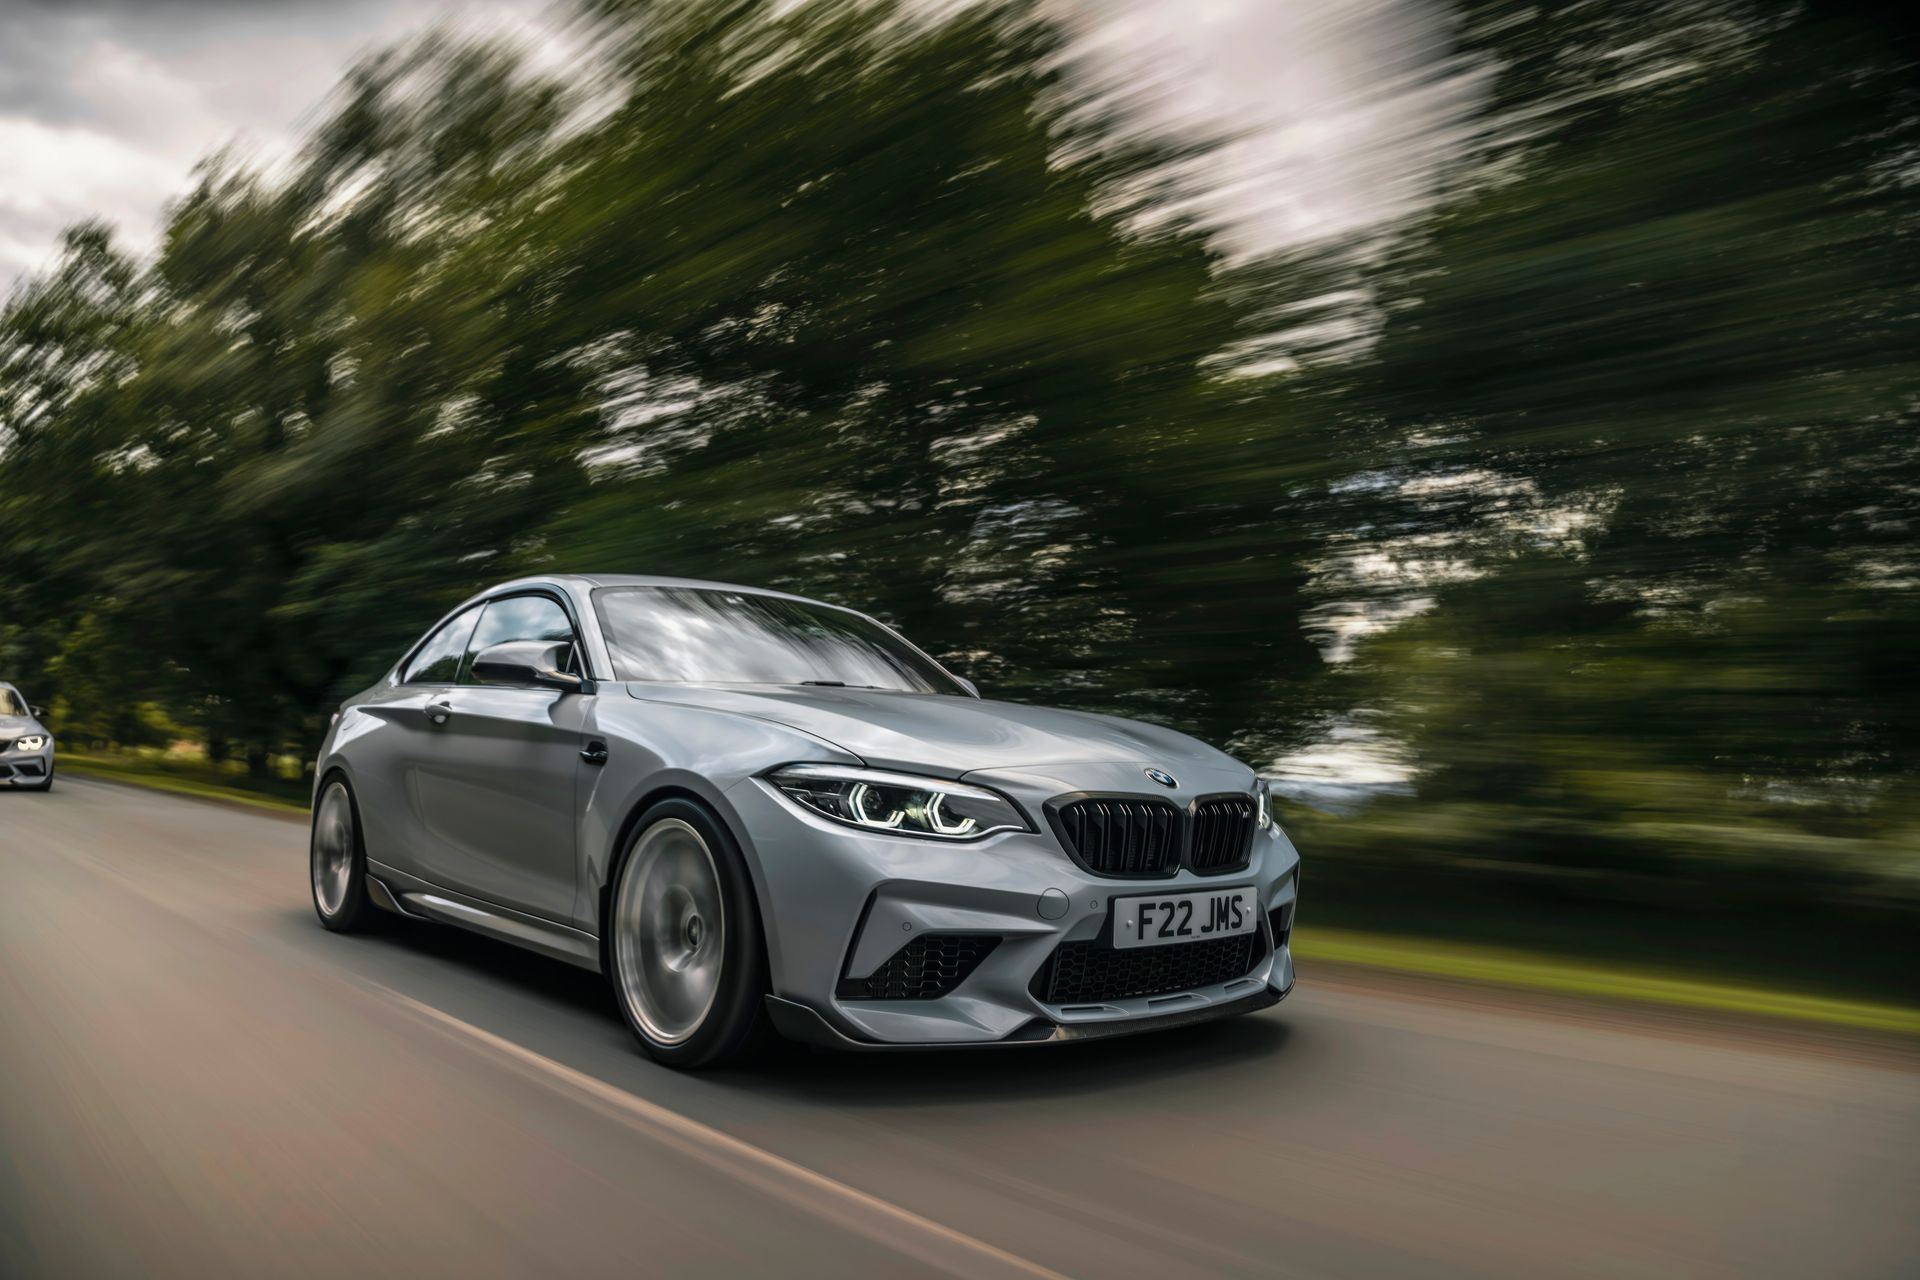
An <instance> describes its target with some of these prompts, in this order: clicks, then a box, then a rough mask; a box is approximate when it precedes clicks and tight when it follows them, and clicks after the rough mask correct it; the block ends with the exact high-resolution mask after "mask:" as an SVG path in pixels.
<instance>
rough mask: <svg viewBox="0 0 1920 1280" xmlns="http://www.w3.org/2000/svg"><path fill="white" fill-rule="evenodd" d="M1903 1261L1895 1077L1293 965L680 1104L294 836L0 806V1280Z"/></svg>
mask: <svg viewBox="0 0 1920 1280" xmlns="http://www.w3.org/2000/svg"><path fill="white" fill-rule="evenodd" d="M1306 906H1307V909H1308V910H1309V911H1310V910H1311V901H1310V900H1309V901H1308V903H1307V904H1306ZM1916 1272H1920V1057H1916V1056H1915V1055H1914V1054H1913V1053H1912V1052H1910V1051H1907V1050H1904V1049H1902V1048H1899V1047H1897V1046H1888V1045H1859V1044H1850V1043H1845V1042H1839V1041H1834V1040H1811V1039H1808V1040H1802V1039H1799V1038H1798V1037H1796V1036H1792V1035H1783V1034H1776V1033H1761V1032H1758V1031H1756V1030H1754V1029H1751V1028H1745V1029H1742V1028H1730V1027H1727V1026H1724V1025H1721V1024H1699V1025H1695V1024H1692V1023H1689V1022H1687V1021H1685V1020H1682V1019H1675V1018H1651V1017H1642V1016H1640V1015H1624V1014H1619V1013H1612V1012H1608V1011H1605V1010H1598V1009H1592V1008H1589V1007H1584V1006H1580V1005H1564V1006H1559V1005H1554V1004H1552V1003H1545V1002H1540V1001H1537V1000H1536V1001H1531V1002H1522V1003H1514V1002H1511V1001H1509V1000H1508V999H1507V998H1505V997H1497V996H1474V995H1471V994H1466V993H1463V992H1460V991H1458V990H1450V989H1448V988H1444V987H1438V986H1430V985H1424V984H1419V983H1402V984H1389V983H1384V982H1382V981H1380V980H1372V981H1361V980H1356V979H1354V978H1351V977H1348V978H1341V977H1339V976H1337V975H1322V974H1316V973H1315V972H1314V970H1313V969H1312V967H1311V966H1308V967H1307V968H1306V970H1305V972H1304V973H1303V975H1302V978H1301V984H1300V987H1299V988H1298V990H1297V991H1296V993H1295V995H1294V997H1293V998H1291V999H1289V1000H1288V1001H1287V1002H1286V1003H1285V1004H1283V1005H1281V1006H1280V1007H1279V1008H1277V1009H1273V1010H1270V1011H1268V1012H1266V1013H1264V1014H1261V1015H1258V1016H1255V1017H1251V1018H1245V1019H1240V1020H1237V1021H1235V1022H1231V1023H1224V1024H1219V1025H1216V1026H1213V1027H1209V1028H1203V1029H1202V1030H1201V1031H1200V1032H1198V1033H1186V1034H1176V1035H1173V1036H1170V1037H1148V1038H1140V1039H1132V1040H1120V1041H1113V1042H1107V1043H1099V1044H1091V1045H1076V1046H1066V1047H1063V1048H1056V1049H1050V1050H1039V1051H1032V1052H1028V1051H1019V1052H998V1053H967V1054H944V1055H924V1054H921V1055H911V1056H896V1055H885V1056H845V1055H823V1054H810V1053H804V1052H803V1053H796V1054H795V1055H792V1056H791V1057H788V1058H783V1059H780V1060H776V1061H774V1062H771V1063H768V1064H764V1065H760V1066H756V1067H755V1068H753V1069H752V1070H750V1071H736V1072H729V1073H725V1074H715V1075H704V1076H681V1075H676V1074H674V1073H672V1072H669V1071H665V1070H663V1069H660V1068H658V1067H655V1066H652V1065H651V1064H649V1063H648V1062H646V1061H645V1060H644V1059H642V1058H641V1057H639V1056H638V1054H637V1053H636V1052H635V1051H634V1050H633V1049H632V1048H631V1047H630V1045H629V1042H628V1038H627V1033H626V1030H625V1028H624V1027H623V1026H622V1025H621V1023H620V1022H619V1020H618V1015H617V1013H616V1011H615V1010H614V1008H613V1005H612V1002H611V999H610V997H609V996H608V994H607V993H606V991H605V989H604V988H603V987H602V985H601V984H600V982H599V980H598V979H596V978H594V977H593V976H592V975H589V974H584V973H581V972H578V971H575V970H571V969H568V968H565V967H564V966H561V965H558V964H554V963H550V962H547V961H544V960H540V959H537V958H535V957H531V956H526V955H522V954H520V953H518V952H515V951H512V950H509V949H506V948H504V947H500V946H497V945H495V944H493V943H490V942H487V941H484V940H481V939H478V938H472V937H468V936H466V935H462V934H458V933H456V932H453V931H451V930H443V929H436V928H433V927H430V926H424V925H421V926H408V927H404V928H403V929H402V930H401V931H399V932H397V933H395V934H393V935H392V936H386V937H375V938H340V937H334V936H332V935H330V934H327V933H325V932H324V931H322V930H321V929H320V927H319V925H318V924H317V923H315V921H314V919H313V915H312V910H311V908H310V906H309V905H308V897H307V887H306V854H305V829H304V827H303V826H300V825H296V824H294V823H290V822H286V821H283V820H279V819H276V818H274V817H272V816H267V815H261V814H256V813H252V812H247V811H243V810H239V809H233V808H228V807H224V806H220V805H215V804H208V803H203V802H198V801H191V800H183V799H174V798H171V797H165V796H161V795H157V794H154V793H150V792H144V791H137V790H133V789H128V788H121V787H117V786H111V785H107V784H101V783H89V782H82V781H75V780H72V779H66V778H63V779H62V780H61V782H60V784H59V786H58V788H57V789H56V790H55V791H54V792H53V793H52V794H50V795H46V796H40V795H29V794H24V793H13V794H10V793H0V1274H4V1275H5V1276H8V1277H20V1278H24V1277H31V1276H62V1277H65V1276H135V1275H137V1276H173V1275H180V1276H195V1277H204V1276H227V1275H244V1276H262V1275H276V1276H278V1275H305V1274H325V1275H347V1274H374V1275H408V1276H431V1275H460V1276H463V1277H484V1276H495V1275H515V1276H524V1275H542V1276H546V1275H569V1276H572V1275H579V1276H594V1275H613V1274H616V1273H619V1274H625V1275H701V1276H730V1275H768V1276H804V1275H820V1276H845V1275H849V1274H861V1275H885V1276H896V1275H918V1274H960V1275H978V1276H1023V1275H1024V1276H1032V1275H1048V1274H1055V1273H1058V1274H1066V1275H1080V1276H1103V1277H1104V1276H1148V1275H1152V1276H1167V1275H1191V1274H1200V1273H1215V1274H1225V1275H1279V1276H1342V1277H1347V1276H1351V1277H1374V1276H1402V1275H1407V1276H1484V1275H1511V1276H1528V1277H1535V1276H1550V1275H1551V1276H1559V1275H1569V1276H1576V1275H1577V1276H1606V1277H1621V1276H1675V1275H1685V1276H1730V1277H1733V1276H1737V1277H1751V1276H1762V1275H1781V1276H1787V1275H1793V1276H1808V1275H1814V1276H1843V1275H1845V1276H1895V1275H1912V1274H1915V1273H1916Z"/></svg>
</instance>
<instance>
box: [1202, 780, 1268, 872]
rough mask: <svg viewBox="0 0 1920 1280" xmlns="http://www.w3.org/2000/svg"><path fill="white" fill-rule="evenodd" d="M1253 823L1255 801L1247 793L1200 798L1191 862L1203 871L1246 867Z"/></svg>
mask: <svg viewBox="0 0 1920 1280" xmlns="http://www.w3.org/2000/svg"><path fill="white" fill-rule="evenodd" d="M1253 826H1254V809H1253V801H1252V800H1251V799H1250V798H1248V797H1246V796H1215V797H1214V798H1213V799H1210V800H1202V801H1200V802H1199V804H1197V805H1195V806H1194V811H1193V847H1192V849H1190V850H1189V851H1188V853H1187V865H1188V866H1189V867H1190V868H1192V869H1193V870H1194V871H1196V872H1199V873H1200V874H1202V875H1207V874H1212V873H1215V872H1220V871H1235V870H1238V869H1239V868H1241V867H1244V866H1245V865H1247V852H1248V847H1249V846H1250V845H1251V844H1252V842H1253Z"/></svg>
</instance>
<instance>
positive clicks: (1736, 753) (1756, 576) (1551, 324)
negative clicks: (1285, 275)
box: [1352, 0, 1920, 863]
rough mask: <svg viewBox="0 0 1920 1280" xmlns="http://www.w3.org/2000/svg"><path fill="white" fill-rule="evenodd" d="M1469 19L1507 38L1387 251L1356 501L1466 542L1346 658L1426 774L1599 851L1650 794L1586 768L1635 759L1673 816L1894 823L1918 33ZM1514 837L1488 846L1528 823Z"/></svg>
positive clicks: (1681, 1)
mask: <svg viewBox="0 0 1920 1280" xmlns="http://www.w3.org/2000/svg"><path fill="white" fill-rule="evenodd" d="M1465 17H1466V21H1467V26H1466V39H1465V49H1466V50H1467V51H1468V52H1469V53H1470V54H1477V55H1480V56H1484V57H1486V58H1489V59H1491V60H1493V61H1494V62H1495V63H1496V65H1497V67H1498V71H1497V74H1496V75H1495V76H1494V78H1493V81H1492V101H1491V105H1490V107H1489V111H1488V114H1487V117H1486V122H1487V123H1486V129H1485V132H1484V135H1483V140H1482V145H1481V148H1480V150H1479V152H1478V163H1477V164H1476V165H1475V166H1474V167H1473V168H1472V169H1471V170H1469V171H1468V172H1466V173H1465V174H1463V175H1462V177H1461V179H1460V180H1459V183H1458V187H1457V190H1456V191H1455V193H1454V194H1453V196H1452V198H1451V199H1450V200H1449V201H1448V202H1447V203H1446V204H1445V205H1444V207H1443V208H1442V209H1441V211H1440V212H1439V213H1438V215H1437V216H1436V217H1435V218H1434V219H1433V221H1432V223H1431V225H1430V226H1429V227H1427V228H1425V229H1423V230H1422V232H1421V234H1420V235H1419V236H1417V237H1416V238H1413V239H1412V240H1410V241H1409V242H1408V243H1407V244H1406V246H1405V247H1404V248H1403V250H1402V251H1401V252H1399V253H1398V254H1397V255H1395V256H1394V257H1393V258H1392V259H1391V260H1390V261H1388V262H1387V263H1386V264H1384V265H1383V266H1382V268H1381V269H1380V272H1379V274H1378V277H1377V279H1376V281H1375V286H1376V287H1377V288H1378V289H1379V290H1380V291H1381V292H1382V293H1383V294H1386V295H1388V296H1390V297H1393V298H1395V299H1398V300H1399V301H1396V302H1395V303H1393V304H1391V305H1390V306H1389V308H1388V320H1387V323H1386V325H1385V328H1384V330H1383V337H1382V340H1381V342H1380V344H1379V346H1378V348H1377V349H1376V351H1375V352H1374V354H1373V359H1372V362H1371V364H1370V366H1369V367H1368V368H1367V370H1366V371H1365V373H1364V375H1363V376H1362V377H1360V378H1359V379H1357V388H1358V389H1357V391H1356V395H1355V397H1354V403H1355V405H1356V406H1357V409H1358V414H1357V416H1358V417H1359V418H1360V419H1361V420H1362V421H1364V422H1366V423H1367V424H1369V427H1370V430H1369V435H1370V437H1371V444H1370V446H1369V452H1370V453H1371V455H1372V456H1374V457H1378V458H1381V459H1383V460H1390V461H1388V462H1386V464H1385V466H1386V470H1385V471H1383V472H1382V473H1381V483H1379V484H1376V485H1372V486H1367V487H1364V488H1360V489H1356V490H1355V491H1354V493H1353V494H1352V505H1353V507H1354V509H1355V510H1356V511H1359V512H1364V513H1365V518H1367V519H1369V520H1371V521H1372V522H1373V523H1374V524H1375V526H1376V527H1378V528H1381V529H1391V530H1393V531H1394V533H1395V534H1396V536H1398V537H1400V538H1402V539H1409V538H1414V537H1417V536H1422V535H1424V536H1426V537H1428V538H1430V539H1436V540H1440V541H1441V542H1442V543H1444V544H1445V545H1448V546H1450V547H1452V548H1454V552H1455V553H1456V554H1462V555H1464V557H1465V559H1466V560H1467V562H1468V563H1469V564H1470V565H1471V566H1472V568H1471V572H1470V574H1469V577H1470V580H1469V581H1466V582H1464V583H1462V584H1460V585H1458V586H1455V587H1453V588H1451V589H1447V590H1444V591H1442V592H1441V593H1440V595H1439V599H1438V606H1437V609H1436V611H1435V612H1434V613H1433V614H1432V615H1431V620H1430V621H1429V622H1427V623H1424V624H1422V625H1420V626H1418V627H1416V628H1414V629H1413V630H1412V631H1410V632H1409V633H1407V634H1406V635H1404V636H1395V637H1392V638H1391V639H1389V640H1388V641H1386V642H1384V643H1382V644H1380V645H1377V646H1375V647H1374V648H1373V650H1372V651H1371V654H1370V656H1369V662H1368V665H1369V666H1370V668H1371V669H1372V670H1373V671H1374V672H1375V673H1376V675H1377V677H1378V683H1377V684H1376V685H1374V686H1373V696H1374V698H1376V699H1377V700H1378V701H1379V703H1380V704H1381V705H1382V706H1384V707H1386V708H1387V709H1389V710H1390V711H1392V712H1395V713H1396V714H1397V727H1398V728H1399V730H1400V731H1401V732H1402V733H1403V734H1405V735H1407V736H1409V737H1410V738H1411V739H1413V740H1414V742H1415V745H1416V753H1417V755H1418V757H1419V758H1420V760H1421V761H1422V762H1423V765H1424V769H1425V778H1424V783H1423V788H1422V795H1423V797H1425V798H1426V799H1427V800H1434V799H1444V798H1453V799H1461V800H1471V801H1473V802H1476V803H1485V804H1500V805H1505V806H1507V807H1508V809H1507V811H1508V812H1509V813H1515V814H1518V813H1528V814H1531V815H1533V816H1534V818H1535V819H1536V820H1538V821H1556V822H1563V823H1565V822H1578V823H1580V824H1582V826H1581V829H1582V830H1583V831H1584V832H1585V833H1586V834H1587V837H1588V838H1589V839H1591V840H1593V841H1595V842H1598V843H1604V844H1606V845H1607V846H1608V847H1607V848H1605V849H1602V850H1600V851H1598V852H1595V853H1594V855H1593V860H1594V861H1596V862H1597V863H1605V862H1606V861H1608V860H1609V859H1613V858H1617V857H1618V856H1619V851H1618V849H1617V848H1616V847H1613V844H1614V842H1611V841H1604V840H1603V832H1604V829H1605V827H1606V826H1607V824H1609V823H1614V822H1617V821H1618V820H1619V819H1620V818H1621V817H1622V816H1623V815H1624V814H1626V813H1629V812H1631V810H1632V809H1633V808H1634V807H1635V806H1636V804H1637V802H1636V800H1635V799H1634V791H1633V788H1631V787H1612V788H1610V789H1607V790H1606V792H1605V794H1604V795H1603V794H1601V793H1599V792H1595V791H1593V790H1590V789H1585V788H1584V787H1583V785H1582V784H1581V783H1580V782H1579V781H1578V779H1579V777H1580V776H1581V775H1582V774H1583V773H1586V774H1588V775H1589V776H1591V775H1592V774H1593V772H1594V771H1598V770H1608V769H1613V768H1615V767H1616V765H1618V764H1619V763H1620V762H1622V761H1626V760H1631V761H1633V762H1634V763H1633V765H1632V770H1633V771H1634V773H1635V775H1636V776H1637V778H1638V784H1637V785H1638V786H1640V787H1643V788H1646V789H1647V791H1648V792H1649V793H1652V792H1656V791H1658V790H1659V789H1660V787H1662V786H1663V785H1667V784H1669V783H1671V784H1678V785H1681V789H1682V790H1683V791H1686V792H1687V793H1688V796H1689V798H1688V799H1687V801H1686V804H1687V805H1690V806H1692V807H1693V811H1694V812H1695V813H1696V814H1703V813H1705V812H1706V811H1708V810H1722V811H1723V810H1725V808H1726V807H1727V803H1728V800H1729V797H1739V796H1744V797H1746V798H1747V799H1748V800H1757V801H1761V802H1763V803H1759V804H1757V805H1752V806H1749V807H1750V808H1758V809H1770V810H1771V812H1772V813H1773V815H1774V816H1775V817H1781V818H1786V819H1788V820H1790V821H1795V822H1800V821H1809V820H1813V819H1814V818H1816V817H1818V816H1821V815H1824V816H1825V817H1827V818H1837V817H1839V816H1841V815H1847V814H1856V815H1857V813H1858V811H1859V809H1860V806H1861V805H1862V804H1863V803H1865V802H1867V801H1869V800H1870V801H1872V802H1873V804H1874V805H1875V806H1877V809H1876V810H1875V812H1877V814H1878V816H1879V818H1880V819H1881V821H1882V822H1884V823H1895V822H1899V821H1904V820H1905V817H1904V815H1905V814H1907V813H1910V812H1911V806H1912V804H1913V802H1914V799H1915V797H1914V795H1913V782H1914V768H1915V763H1916V762H1915V759H1914V756H1913V747H1914V743H1915V733H1916V728H1917V727H1920V726H1916V723H1915V719H1914V716H1915V708H1916V706H1920V697H1917V696H1916V694H1920V685H1917V684H1916V679H1915V674H1914V671H1913V668H1912V664H1911V662H1910V655H1911V653H1912V652H1913V650H1914V647H1915V641H1916V638H1920V595H1916V588H1917V586H1920V577H1917V576H1916V573H1915V570H1916V569H1917V568H1920V561H1917V560H1916V556H1915V552H1914V538H1913V529H1914V521H1915V519H1916V517H1920V437H1917V436H1916V433H1915V425H1916V411H1917V410H1920V240H1916V237H1915V231H1916V230H1920V224H1917V222H1916V213H1920V203H1916V199H1915V196H1916V189H1915V182H1916V178H1915V171H1914V169H1913V167H1912V160H1913V156H1914V155H1915V154H1920V151H1917V150H1916V148H1917V147H1920V132H1916V121H1917V120H1920V117H1916V114H1915V111H1914V108H1915V106H1916V105H1917V99H1916V96H1915V80H1914V78H1913V76H1912V71H1913V66H1912V64H1911V63H1910V62H1907V61H1905V60H1903V59H1902V58H1900V57H1896V56H1893V55H1892V54H1890V53H1889V52H1887V50H1886V48H1885V45H1884V42H1883V41H1881V40H1880V39H1878V38H1877V37H1878V32H1877V31H1876V29H1875V28H1873V27H1872V26H1870V25H1866V24H1863V23H1861V22H1858V21H1856V20H1854V19H1851V18H1846V17H1838V18H1836V17H1829V16H1827V14H1826V13H1825V12H1824V11H1822V10H1820V9H1818V8H1803V7H1800V6H1782V5H1772V4H1764V3H1740V2H1731V0H1729V2H1721V0H1646V2H1644V3H1622V4H1612V5H1605V6H1581V7H1576V8H1574V9H1569V10H1542V9H1538V8H1536V7H1534V6H1530V5H1523V4H1513V3H1505V2H1503V0H1492V2H1489V3H1479V4H1471V5H1468V6H1466V7H1465ZM1448 540H1452V541H1448ZM1463 547H1465V548H1469V550H1467V551H1465V552H1462V551H1461V548H1463ZM1480 575H1488V576H1480ZM1441 670H1444V671H1445V672H1446V673H1447V674H1446V676H1445V679H1444V681H1443V684H1444V685H1445V686H1446V688H1445V692H1444V693H1439V692H1437V690H1436V686H1435V684H1434V680H1435V677H1436V672H1438V671H1441ZM1662 775H1665V780H1664V781H1663V780H1662V778H1661V776H1662ZM1688 776H1691V777H1693V778H1694V779H1695V781H1694V782H1693V783H1691V784H1687V783H1685V782H1684V779H1685V778H1687V777H1688ZM1696 793H1697V794H1696ZM1702 795H1705V796H1714V795H1717V796H1718V797H1719V798H1720V799H1719V801H1718V802H1716V803H1714V804H1707V803H1704V802H1702V800H1701V796H1702ZM1649 798H1650V799H1651V798H1652V797H1651V794H1649ZM1488 839H1489V837H1487V836H1484V835H1483V836H1482V837H1481V839H1480V841H1479V844H1478V854H1479V855H1484V854H1485V853H1486V852H1487V848H1486V845H1487V840H1488ZM1529 839H1530V837H1527V836H1525V835H1521V836H1519V837H1516V842H1515V845H1514V846H1513V847H1512V849H1511V850H1510V854H1509V855H1508V856H1511V857H1512V858H1514V859H1515V860H1524V859H1526V858H1529V857H1536V858H1537V857H1548V856H1551V855H1550V854H1549V853H1548V852H1547V851H1546V850H1544V849H1542V848H1541V847H1540V845H1539V841H1538V840H1537V838H1535V839H1532V845H1531V847H1529V843H1528V841H1529ZM1680 845H1684V841H1681V842H1680ZM1680 845H1673V846H1669V850H1670V852H1672V853H1673V854H1674V855H1675V856H1680V857H1684V856H1685V854H1686V852H1687V850H1686V849H1685V848H1684V847H1680Z"/></svg>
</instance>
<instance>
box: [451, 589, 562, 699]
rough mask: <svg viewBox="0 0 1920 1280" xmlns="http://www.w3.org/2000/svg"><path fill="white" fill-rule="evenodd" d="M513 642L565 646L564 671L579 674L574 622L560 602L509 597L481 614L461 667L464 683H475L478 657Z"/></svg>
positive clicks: (528, 597) (548, 598)
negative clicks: (540, 642)
mask: <svg viewBox="0 0 1920 1280" xmlns="http://www.w3.org/2000/svg"><path fill="white" fill-rule="evenodd" d="M509 640H545V641H548V642H550V643H552V642H558V643H561V644H564V645H566V646H567V660H566V662H565V663H564V664H563V665H562V666H561V670H563V671H573V672H577V671H579V669H580V668H579V650H578V646H577V644H576V643H575V640H574V636H573V623H572V622H571V621H569V620H568V618H567V611H566V610H565V609H562V608H561V607H560V604H559V602H558V601H556V600H554V599H553V598H552V597H551V596H508V597H506V598H505V599H504V600H490V601H488V602H487V611H486V612H485V613H483V614H481V615H480V625H479V626H477V627H475V628H474V629H473V640H472V642H471V643H470V644H468V645H467V656H466V660H465V661H464V662H462V663H461V664H460V683H461V684H472V683H473V655H474V654H476V653H478V652H480V651H481V650H482V649H486V648H491V647H492V646H494V645H496V644H505V643H507V642H508V641H509Z"/></svg>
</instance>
